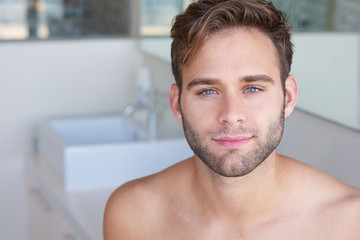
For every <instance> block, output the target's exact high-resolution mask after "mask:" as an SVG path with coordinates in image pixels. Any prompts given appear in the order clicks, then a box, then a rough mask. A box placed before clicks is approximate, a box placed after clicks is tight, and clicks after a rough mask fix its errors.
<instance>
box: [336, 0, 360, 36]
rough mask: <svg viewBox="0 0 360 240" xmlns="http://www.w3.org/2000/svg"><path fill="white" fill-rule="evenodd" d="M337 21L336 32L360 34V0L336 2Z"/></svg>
mask: <svg viewBox="0 0 360 240" xmlns="http://www.w3.org/2000/svg"><path fill="white" fill-rule="evenodd" d="M335 19H336V21H335V30H337V31H358V32H360V0H338V1H336V8H335Z"/></svg>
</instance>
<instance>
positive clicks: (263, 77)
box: [240, 74, 275, 84]
mask: <svg viewBox="0 0 360 240" xmlns="http://www.w3.org/2000/svg"><path fill="white" fill-rule="evenodd" d="M242 81H243V82H246V83H252V82H258V81H260V82H268V83H271V84H275V81H274V79H272V78H271V77H270V76H268V75H263V74H257V75H249V76H243V77H240V82H242Z"/></svg>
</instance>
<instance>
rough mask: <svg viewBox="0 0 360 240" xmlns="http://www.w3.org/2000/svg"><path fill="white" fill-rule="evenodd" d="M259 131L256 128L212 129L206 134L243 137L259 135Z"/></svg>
mask: <svg viewBox="0 0 360 240" xmlns="http://www.w3.org/2000/svg"><path fill="white" fill-rule="evenodd" d="M258 133H259V129H258V128H254V127H244V126H238V127H235V128H230V127H221V128H216V129H210V130H209V131H207V132H206V135H208V136H212V137H214V136H223V135H230V136H242V135H258Z"/></svg>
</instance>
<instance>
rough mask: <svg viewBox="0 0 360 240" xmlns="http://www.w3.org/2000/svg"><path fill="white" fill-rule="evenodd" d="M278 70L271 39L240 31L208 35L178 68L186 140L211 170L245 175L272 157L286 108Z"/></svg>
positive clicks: (223, 174)
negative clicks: (180, 71) (190, 56)
mask: <svg viewBox="0 0 360 240" xmlns="http://www.w3.org/2000/svg"><path fill="white" fill-rule="evenodd" d="M279 69H280V68H279V61H278V57H277V54H276V49H275V47H274V45H273V44H272V42H271V40H270V39H269V38H268V37H267V36H266V35H265V34H263V33H261V32H260V31H258V30H255V29H251V30H250V29H247V30H246V29H240V28H238V29H232V30H225V31H223V32H220V33H216V34H214V35H212V36H210V38H208V39H207V40H205V41H204V42H203V44H202V46H201V47H200V49H199V50H198V51H197V53H196V55H195V56H194V57H193V58H192V60H191V61H190V63H189V64H188V65H186V66H185V67H184V68H183V70H182V80H183V86H182V93H181V98H180V111H181V121H182V123H183V128H184V132H185V136H186V139H187V140H188V142H189V145H190V147H191V148H192V150H193V151H194V153H195V155H196V156H197V157H198V158H200V159H201V160H202V161H203V162H204V163H205V164H206V165H207V166H208V167H209V168H210V169H212V170H213V171H214V172H216V173H218V174H220V175H222V176H227V177H236V176H244V175H246V174H248V173H250V172H251V171H253V170H254V169H255V168H256V167H257V166H258V165H260V164H261V163H262V162H263V161H264V160H265V159H266V158H267V157H268V156H269V155H271V154H273V153H275V151H274V150H275V149H276V147H277V145H278V143H279V142H280V139H281V136H282V132H283V126H284V106H285V105H284V96H283V92H282V88H281V80H280V70H279Z"/></svg>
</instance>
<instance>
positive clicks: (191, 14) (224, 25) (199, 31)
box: [171, 0, 293, 93]
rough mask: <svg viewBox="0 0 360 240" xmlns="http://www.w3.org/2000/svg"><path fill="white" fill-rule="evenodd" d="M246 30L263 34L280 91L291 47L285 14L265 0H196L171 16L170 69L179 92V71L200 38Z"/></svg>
mask: <svg viewBox="0 0 360 240" xmlns="http://www.w3.org/2000/svg"><path fill="white" fill-rule="evenodd" d="M235 27H246V28H256V29H258V30H260V31H262V32H263V33H265V34H266V35H267V36H268V37H269V38H270V39H271V41H272V43H273V44H274V46H275V48H276V50H277V53H278V57H279V68H280V74H281V81H282V88H283V91H284V93H285V79H286V78H287V76H288V75H289V72H290V68H291V63H292V56H293V44H292V42H291V33H290V31H291V27H290V26H289V25H288V22H287V17H286V15H285V14H284V13H283V12H281V11H280V10H278V9H276V8H275V7H274V5H273V4H272V3H271V2H268V1H266V0H199V1H197V2H194V3H192V4H190V5H189V6H188V8H187V9H186V10H185V12H184V13H182V14H179V15H177V16H176V17H175V19H174V23H173V26H172V29H171V37H172V39H173V41H172V44H171V67H172V72H173V74H174V77H175V81H176V83H177V85H178V86H179V89H180V91H181V88H182V79H181V69H182V68H183V67H184V66H185V65H186V64H188V63H189V62H190V60H191V58H192V57H193V56H194V54H195V53H196V51H197V49H198V48H199V46H200V44H201V43H202V41H203V40H204V39H206V38H207V37H209V36H210V35H211V34H213V33H216V32H218V31H221V30H224V29H229V28H235Z"/></svg>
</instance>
